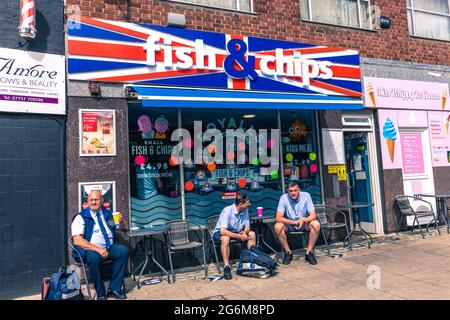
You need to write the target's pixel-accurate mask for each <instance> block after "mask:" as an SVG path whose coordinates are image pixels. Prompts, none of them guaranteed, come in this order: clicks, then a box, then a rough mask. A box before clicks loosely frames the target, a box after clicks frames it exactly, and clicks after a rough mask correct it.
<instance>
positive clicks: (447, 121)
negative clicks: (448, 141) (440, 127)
mask: <svg viewBox="0 0 450 320" xmlns="http://www.w3.org/2000/svg"><path fill="white" fill-rule="evenodd" d="M449 124H450V115H449V116H448V117H447V119H445V124H444V125H445V133H446V134H448V125H449Z"/></svg>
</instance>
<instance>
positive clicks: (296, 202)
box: [274, 181, 320, 264]
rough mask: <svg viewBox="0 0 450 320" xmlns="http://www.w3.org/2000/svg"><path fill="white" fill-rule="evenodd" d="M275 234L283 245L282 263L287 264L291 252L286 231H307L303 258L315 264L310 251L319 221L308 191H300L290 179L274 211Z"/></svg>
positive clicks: (316, 235)
mask: <svg viewBox="0 0 450 320" xmlns="http://www.w3.org/2000/svg"><path fill="white" fill-rule="evenodd" d="M276 221H277V222H276V223H275V226H274V230H275V234H276V235H277V237H278V240H279V241H280V244H281V246H282V247H283V249H284V251H285V254H284V258H283V264H289V263H291V260H292V252H291V249H290V248H289V244H288V241H287V236H286V233H288V232H293V231H307V232H309V241H308V246H307V248H306V252H305V260H306V261H308V262H309V263H310V264H317V260H316V257H315V256H314V253H313V252H312V251H313V249H314V245H315V244H316V241H317V238H318V237H319V232H320V222H319V221H318V220H317V215H316V210H315V208H314V204H313V202H312V199H311V196H310V194H309V193H308V192H300V186H299V185H298V183H297V182H296V181H291V182H290V183H289V186H288V193H286V194H284V195H282V196H281V198H280V201H279V203H278V208H277V213H276Z"/></svg>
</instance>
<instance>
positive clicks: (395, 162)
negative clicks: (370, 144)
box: [378, 109, 402, 169]
mask: <svg viewBox="0 0 450 320" xmlns="http://www.w3.org/2000/svg"><path fill="white" fill-rule="evenodd" d="M378 120H379V123H380V140H381V155H382V158H383V169H401V168H402V153H401V146H400V139H399V130H398V117H397V111H394V110H382V109H381V110H379V111H378Z"/></svg>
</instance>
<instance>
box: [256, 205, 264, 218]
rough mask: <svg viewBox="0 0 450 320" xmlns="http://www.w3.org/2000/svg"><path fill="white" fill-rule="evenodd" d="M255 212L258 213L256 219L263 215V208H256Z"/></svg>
mask: <svg viewBox="0 0 450 320" xmlns="http://www.w3.org/2000/svg"><path fill="white" fill-rule="evenodd" d="M256 212H257V213H258V217H261V216H262V215H263V207H258V208H256Z"/></svg>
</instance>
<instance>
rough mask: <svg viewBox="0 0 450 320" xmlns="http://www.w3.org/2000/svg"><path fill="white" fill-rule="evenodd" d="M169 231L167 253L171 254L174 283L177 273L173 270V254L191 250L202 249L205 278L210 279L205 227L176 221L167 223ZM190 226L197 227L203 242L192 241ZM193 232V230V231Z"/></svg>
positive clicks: (189, 222)
mask: <svg viewBox="0 0 450 320" xmlns="http://www.w3.org/2000/svg"><path fill="white" fill-rule="evenodd" d="M167 225H168V227H169V229H168V231H167V237H168V240H167V241H166V242H167V252H168V253H169V263H170V271H171V273H172V283H174V282H175V271H174V270H173V264H172V254H173V253H175V252H176V251H181V250H190V249H197V248H201V249H202V252H203V268H204V270H205V278H207V277H208V265H207V264H206V253H205V234H204V233H205V232H204V230H203V229H204V227H203V226H200V225H196V224H194V223H193V222H191V221H188V220H174V221H170V222H168V223H167ZM190 226H196V227H197V228H198V229H197V230H200V231H201V234H202V236H201V242H197V241H192V240H191V239H190V237H189V230H190V228H189V227H190ZM191 230H193V229H191Z"/></svg>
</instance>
